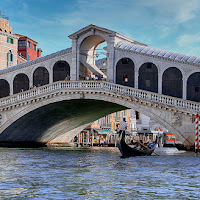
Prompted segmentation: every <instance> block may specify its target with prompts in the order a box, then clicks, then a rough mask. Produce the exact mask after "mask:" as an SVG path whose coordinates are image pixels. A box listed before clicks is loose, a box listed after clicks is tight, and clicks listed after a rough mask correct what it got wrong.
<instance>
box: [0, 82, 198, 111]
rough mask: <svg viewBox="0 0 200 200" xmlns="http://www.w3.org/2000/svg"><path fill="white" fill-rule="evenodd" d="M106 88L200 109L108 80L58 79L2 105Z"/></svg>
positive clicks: (172, 98)
mask: <svg viewBox="0 0 200 200" xmlns="http://www.w3.org/2000/svg"><path fill="white" fill-rule="evenodd" d="M66 89H69V90H74V89H75V90H86V89H87V90H91V91H92V90H99V89H100V90H105V91H110V92H114V93H116V94H119V95H125V96H129V97H134V98H138V99H144V100H147V101H149V102H156V103H161V104H164V105H169V106H172V107H176V108H182V109H187V110H190V111H192V112H199V111H200V104H199V103H197V102H193V101H188V100H183V99H179V98H175V97H170V96H166V95H162V94H157V93H153V92H149V91H144V90H140V89H135V88H131V87H127V86H122V85H118V84H114V83H109V82H106V81H58V82H54V83H52V84H48V85H44V86H41V87H37V88H33V89H30V90H27V91H24V92H21V93H18V94H15V95H12V96H9V97H5V98H1V99H0V107H3V106H7V105H9V104H13V103H15V102H18V101H21V100H26V99H30V98H33V97H36V96H38V95H43V94H44V95H45V94H48V93H51V92H55V91H60V90H66Z"/></svg>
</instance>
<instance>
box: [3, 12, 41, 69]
mask: <svg viewBox="0 0 200 200" xmlns="http://www.w3.org/2000/svg"><path fill="white" fill-rule="evenodd" d="M37 44H38V43H37V42H36V41H34V40H32V39H30V38H29V37H27V36H23V35H19V34H12V27H11V26H9V18H8V17H6V16H5V14H4V13H3V12H2V11H0V70H2V69H6V68H8V67H12V66H14V65H17V64H21V63H25V62H27V61H31V60H34V59H36V58H40V57H41V53H42V49H40V48H37Z"/></svg>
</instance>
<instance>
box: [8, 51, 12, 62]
mask: <svg viewBox="0 0 200 200" xmlns="http://www.w3.org/2000/svg"><path fill="white" fill-rule="evenodd" d="M7 61H11V62H12V61H13V54H12V52H11V51H9V52H8V53H7Z"/></svg>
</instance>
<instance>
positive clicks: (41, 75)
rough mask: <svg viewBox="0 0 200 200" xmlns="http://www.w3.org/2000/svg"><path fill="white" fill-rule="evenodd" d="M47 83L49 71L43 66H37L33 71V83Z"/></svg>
mask: <svg viewBox="0 0 200 200" xmlns="http://www.w3.org/2000/svg"><path fill="white" fill-rule="evenodd" d="M46 84H49V72H48V70H47V69H46V68H45V67H38V68H37V69H36V70H35V71H34V73H33V85H35V86H38V85H46Z"/></svg>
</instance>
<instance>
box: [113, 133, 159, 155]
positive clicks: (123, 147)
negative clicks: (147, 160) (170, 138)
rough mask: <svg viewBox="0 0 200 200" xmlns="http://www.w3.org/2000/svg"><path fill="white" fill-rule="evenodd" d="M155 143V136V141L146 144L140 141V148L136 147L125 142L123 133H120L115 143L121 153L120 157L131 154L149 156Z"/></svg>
mask: <svg viewBox="0 0 200 200" xmlns="http://www.w3.org/2000/svg"><path fill="white" fill-rule="evenodd" d="M156 144H157V138H156V140H155V142H153V143H151V144H149V145H148V146H145V145H143V144H141V143H140V145H141V148H140V149H138V148H136V147H131V146H129V145H128V144H126V142H125V133H122V136H121V140H120V141H119V143H118V144H117V147H118V148H119V150H120V152H121V154H122V157H123V158H124V157H131V156H146V155H147V156H150V155H151V154H152V153H153V152H154V150H155V148H156Z"/></svg>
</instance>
